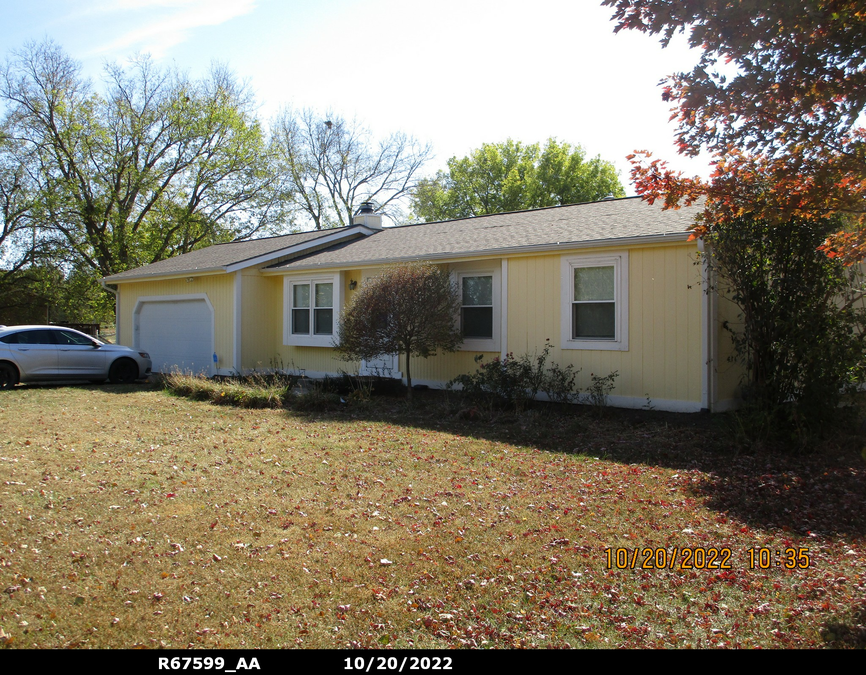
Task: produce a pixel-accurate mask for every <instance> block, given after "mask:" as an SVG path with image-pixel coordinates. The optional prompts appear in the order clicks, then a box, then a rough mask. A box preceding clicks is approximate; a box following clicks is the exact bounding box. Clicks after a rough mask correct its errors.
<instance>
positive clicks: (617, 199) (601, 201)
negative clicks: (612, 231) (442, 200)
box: [382, 195, 642, 231]
mask: <svg viewBox="0 0 866 675" xmlns="http://www.w3.org/2000/svg"><path fill="white" fill-rule="evenodd" d="M627 199H642V197H641V196H640V195H632V196H631V197H614V198H613V199H596V200H595V201H594V202H577V203H576V204H554V205H553V206H539V207H537V208H534V209H518V210H517V211H502V212H500V213H482V214H479V215H477V216H464V217H463V218H449V219H448V220H430V221H427V222H424V223H404V224H403V225H394V226H392V227H385V228H382V230H383V231H384V230H396V229H399V228H401V227H417V226H418V225H437V224H441V223H456V222H458V221H460V220H478V219H479V218H491V217H495V216H508V215H512V214H516V213H531V212H534V211H550V210H552V209H565V208H570V207H572V206H589V205H590V204H609V203H610V202H622V201H625V200H627Z"/></svg>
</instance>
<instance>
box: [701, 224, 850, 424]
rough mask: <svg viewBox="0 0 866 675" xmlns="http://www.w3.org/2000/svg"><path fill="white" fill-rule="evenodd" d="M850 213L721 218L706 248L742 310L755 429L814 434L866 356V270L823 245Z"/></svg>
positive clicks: (739, 333)
mask: <svg viewBox="0 0 866 675" xmlns="http://www.w3.org/2000/svg"><path fill="white" fill-rule="evenodd" d="M840 220H841V217H839V216H836V217H830V218H818V219H814V218H813V219H805V218H795V219H792V220H790V221H788V222H786V223H781V224H780V223H772V222H768V221H766V220H761V219H760V218H754V217H749V216H743V217H740V218H736V219H732V220H722V221H720V222H718V223H716V224H714V225H713V226H712V227H711V228H710V230H709V231H708V233H707V234H706V236H705V241H706V243H707V247H706V250H707V254H706V255H707V256H708V262H709V263H710V265H711V268H712V269H713V270H714V271H715V272H716V273H717V275H718V278H719V282H718V283H719V284H720V285H721V286H722V288H723V289H724V295H725V296H726V297H728V298H730V299H731V300H732V301H733V302H734V303H735V304H736V305H737V307H738V308H739V310H740V318H741V324H740V325H738V326H736V327H732V326H727V327H728V330H729V331H730V334H731V338H732V340H733V344H734V349H735V353H736V356H737V358H738V360H739V361H740V362H741V363H742V364H743V366H744V368H745V377H744V382H743V398H744V400H745V402H746V404H747V408H746V410H747V411H749V412H754V413H758V415H756V416H755V417H754V419H752V420H751V422H752V423H753V426H754V428H751V429H749V431H750V432H752V433H758V434H760V435H762V436H765V435H779V434H781V435H790V434H792V433H793V434H795V435H797V436H799V438H801V439H806V438H809V437H810V436H812V435H813V434H815V433H818V432H821V431H823V430H824V429H826V428H827V427H828V426H829V425H832V424H834V423H835V422H836V421H837V420H838V417H839V412H840V408H839V404H840V402H841V399H842V396H843V394H844V393H847V392H849V391H851V388H852V387H853V386H855V385H856V383H857V382H858V381H859V380H860V379H861V378H862V376H863V374H864V370H863V369H864V366H866V354H864V339H866V330H864V329H866V314H864V310H863V307H862V299H863V295H864V294H863V290H862V289H863V275H862V273H861V272H860V270H859V269H858V268H856V267H845V266H844V265H842V263H841V262H839V261H838V260H833V259H831V258H828V257H827V256H826V255H824V254H823V253H822V252H821V251H819V250H817V249H818V246H819V245H820V244H821V242H823V241H824V240H825V238H826V237H827V236H828V235H829V234H830V233H832V232H835V231H837V230H838V229H839V227H840V226H841V224H842V223H841V222H840Z"/></svg>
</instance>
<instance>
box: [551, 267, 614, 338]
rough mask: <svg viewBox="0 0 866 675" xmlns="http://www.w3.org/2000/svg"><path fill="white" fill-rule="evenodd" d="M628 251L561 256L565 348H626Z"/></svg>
mask: <svg viewBox="0 0 866 675" xmlns="http://www.w3.org/2000/svg"><path fill="white" fill-rule="evenodd" d="M627 287H628V253H627V252H624V253H619V254H615V255H607V256H604V255H602V256H563V258H562V305H561V309H562V336H561V339H562V344H563V348H565V349H610V350H627V349H628V288H627Z"/></svg>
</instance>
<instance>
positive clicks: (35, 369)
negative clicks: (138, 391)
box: [0, 326, 152, 389]
mask: <svg viewBox="0 0 866 675" xmlns="http://www.w3.org/2000/svg"><path fill="white" fill-rule="evenodd" d="M151 365H152V364H151V361H150V355H149V354H147V352H139V351H136V350H134V349H130V348H129V347H123V346H121V345H112V344H106V343H105V342H102V341H101V340H97V339H96V338H93V337H90V336H89V335H85V334H84V333H80V332H79V331H77V330H73V329H71V328H61V327H58V326H4V327H2V328H0V389H11V388H12V387H14V386H15V385H16V384H18V383H19V382H35V381H38V380H90V381H91V382H104V381H105V380H111V382H112V383H113V384H122V383H128V382H134V381H135V380H139V379H144V378H146V377H147V376H148V375H150V368H151Z"/></svg>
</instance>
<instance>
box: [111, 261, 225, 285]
mask: <svg viewBox="0 0 866 675" xmlns="http://www.w3.org/2000/svg"><path fill="white" fill-rule="evenodd" d="M219 272H222V273H223V274H225V273H226V272H227V270H226V267H225V265H221V266H219V267H199V268H197V269H190V270H180V271H178V270H172V271H171V272H151V273H150V274H137V275H135V276H127V277H124V276H120V275H119V274H115V275H113V276H110V277H104V278H103V279H102V280H103V281H104V282H105V283H107V284H125V283H126V282H128V281H150V280H156V279H159V280H160V281H165V280H167V279H183V278H184V277H195V276H203V275H205V274H216V273H219Z"/></svg>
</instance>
